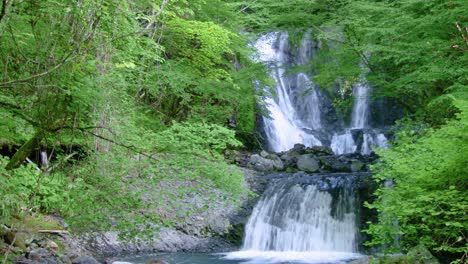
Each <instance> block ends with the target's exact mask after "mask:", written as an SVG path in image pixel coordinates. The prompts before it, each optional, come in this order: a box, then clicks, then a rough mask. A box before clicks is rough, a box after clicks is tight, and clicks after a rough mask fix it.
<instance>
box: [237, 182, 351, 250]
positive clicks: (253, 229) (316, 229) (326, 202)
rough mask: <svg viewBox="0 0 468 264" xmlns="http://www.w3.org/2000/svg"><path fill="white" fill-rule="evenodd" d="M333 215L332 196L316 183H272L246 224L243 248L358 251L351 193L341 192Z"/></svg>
mask: <svg viewBox="0 0 468 264" xmlns="http://www.w3.org/2000/svg"><path fill="white" fill-rule="evenodd" d="M337 199H338V200H339V201H340V202H339V203H338V205H337V207H338V208H337V209H336V210H337V211H339V212H341V213H342V215H341V216H340V217H333V215H332V211H331V210H332V196H331V194H329V193H328V192H326V191H320V190H319V189H318V188H317V186H315V185H308V186H301V185H299V184H293V185H292V186H291V184H290V183H289V182H288V181H283V182H278V183H274V184H271V185H270V187H269V188H268V190H266V191H265V193H264V195H263V196H262V198H261V199H260V201H259V202H258V203H257V205H256V206H255V208H254V210H253V213H252V216H251V217H250V220H249V222H248V223H247V225H246V232H245V234H246V237H245V240H244V246H243V250H259V251H342V252H355V251H356V250H357V247H356V242H355V236H356V234H357V228H356V216H355V214H354V212H352V211H347V210H348V209H349V208H354V207H355V205H354V203H355V202H354V199H353V197H352V195H351V194H350V193H344V192H343V193H340V196H339V197H338V198H337Z"/></svg>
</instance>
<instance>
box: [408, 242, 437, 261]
mask: <svg viewBox="0 0 468 264" xmlns="http://www.w3.org/2000/svg"><path fill="white" fill-rule="evenodd" d="M406 255H407V256H408V257H409V258H410V259H414V260H416V261H418V263H422V264H439V261H437V259H436V258H435V257H434V256H433V255H432V254H431V252H429V250H428V249H427V248H426V247H425V246H424V245H418V246H416V247H414V248H412V249H410V251H408V253H407V254H406Z"/></svg>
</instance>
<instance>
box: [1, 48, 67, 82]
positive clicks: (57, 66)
mask: <svg viewBox="0 0 468 264" xmlns="http://www.w3.org/2000/svg"><path fill="white" fill-rule="evenodd" d="M73 53H74V51H71V52H70V54H68V55H67V56H66V57H65V58H63V60H62V61H61V62H60V63H58V64H57V65H55V66H54V67H53V68H52V69H49V70H47V71H44V72H41V73H38V74H35V75H32V76H29V77H27V78H24V79H20V80H12V81H8V82H3V83H0V87H4V86H9V85H11V84H13V83H22V82H27V81H29V80H32V79H35V78H39V77H42V76H45V75H48V74H50V73H52V72H54V71H55V70H57V69H58V68H60V67H61V66H62V65H63V64H65V63H66V62H67V61H68V59H69V58H70V57H71V55H72V54H73Z"/></svg>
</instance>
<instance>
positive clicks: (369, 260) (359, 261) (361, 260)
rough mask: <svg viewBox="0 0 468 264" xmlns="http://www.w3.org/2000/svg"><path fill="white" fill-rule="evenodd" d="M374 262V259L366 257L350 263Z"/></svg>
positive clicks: (367, 263) (366, 263)
mask: <svg viewBox="0 0 468 264" xmlns="http://www.w3.org/2000/svg"><path fill="white" fill-rule="evenodd" d="M372 260H373V258H372V257H370V256H365V257H362V258H359V259H356V260H353V261H351V262H349V264H371V263H373V262H372Z"/></svg>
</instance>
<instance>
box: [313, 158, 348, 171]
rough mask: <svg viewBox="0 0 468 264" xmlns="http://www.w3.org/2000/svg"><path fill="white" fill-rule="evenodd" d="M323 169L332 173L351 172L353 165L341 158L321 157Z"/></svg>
mask: <svg viewBox="0 0 468 264" xmlns="http://www.w3.org/2000/svg"><path fill="white" fill-rule="evenodd" d="M320 161H321V162H322V164H323V168H324V169H325V170H326V171H330V172H351V164H350V163H348V162H347V160H345V159H342V158H341V157H339V156H323V157H320Z"/></svg>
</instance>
